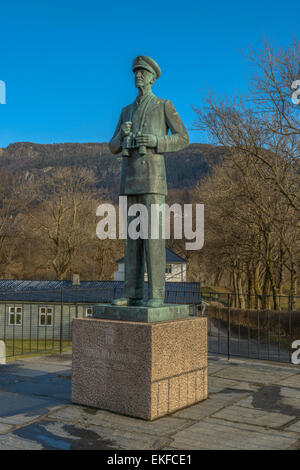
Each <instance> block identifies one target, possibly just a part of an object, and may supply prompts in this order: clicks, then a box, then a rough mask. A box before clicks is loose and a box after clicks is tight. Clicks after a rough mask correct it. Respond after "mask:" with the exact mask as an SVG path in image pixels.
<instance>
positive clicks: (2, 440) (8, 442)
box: [0, 434, 43, 450]
mask: <svg viewBox="0 0 300 470" xmlns="http://www.w3.org/2000/svg"><path fill="white" fill-rule="evenodd" d="M42 449H43V446H42V445H41V444H39V443H37V442H31V441H28V440H26V439H20V438H19V437H17V436H13V435H12V434H7V435H5V436H0V450H42Z"/></svg>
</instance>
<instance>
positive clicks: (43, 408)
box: [0, 391, 57, 425]
mask: <svg viewBox="0 0 300 470" xmlns="http://www.w3.org/2000/svg"><path fill="white" fill-rule="evenodd" d="M56 407H57V402H55V401H54V400H46V399H40V398H35V397H30V396H22V395H20V394H17V393H11V392H3V391H0V423H7V424H16V425H20V424H25V423H28V422H30V421H33V420H34V419H37V418H38V417H39V416H41V415H44V414H46V413H48V412H50V411H51V410H55V409H57V408H56Z"/></svg>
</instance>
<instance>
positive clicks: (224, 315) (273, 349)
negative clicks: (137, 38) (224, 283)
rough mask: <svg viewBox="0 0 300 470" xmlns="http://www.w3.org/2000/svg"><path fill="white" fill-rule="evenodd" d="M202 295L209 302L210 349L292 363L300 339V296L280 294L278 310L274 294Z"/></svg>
mask: <svg viewBox="0 0 300 470" xmlns="http://www.w3.org/2000/svg"><path fill="white" fill-rule="evenodd" d="M202 297H203V299H204V300H206V301H208V302H209V308H208V310H207V316H208V344H209V352H211V353H218V354H224V355H227V357H228V358H230V357H233V356H235V357H244V358H251V359H261V360H268V361H276V362H286V363H291V358H292V355H293V352H294V349H293V347H292V345H293V343H294V341H296V340H299V339H300V296H293V298H291V296H283V295H282V296H279V297H278V298H277V299H276V300H275V302H276V306H277V309H276V310H275V309H274V298H273V296H268V298H266V296H265V298H262V296H253V298H252V299H251V298H250V296H249V295H248V294H244V295H243V297H244V298H243V299H241V298H240V297H241V295H239V296H238V298H237V296H234V295H233V294H224V293H210V294H203V295H202ZM241 303H242V304H243V305H242V307H243V308H242V307H241ZM263 306H267V307H268V308H262V307H263ZM250 307H251V308H250ZM253 307H254V308H253Z"/></svg>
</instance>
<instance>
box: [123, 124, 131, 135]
mask: <svg viewBox="0 0 300 470" xmlns="http://www.w3.org/2000/svg"><path fill="white" fill-rule="evenodd" d="M131 127H132V122H131V121H126V122H123V124H122V126H121V137H126V136H127V135H129V134H130V132H131Z"/></svg>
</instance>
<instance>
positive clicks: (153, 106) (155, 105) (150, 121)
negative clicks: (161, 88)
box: [109, 94, 189, 195]
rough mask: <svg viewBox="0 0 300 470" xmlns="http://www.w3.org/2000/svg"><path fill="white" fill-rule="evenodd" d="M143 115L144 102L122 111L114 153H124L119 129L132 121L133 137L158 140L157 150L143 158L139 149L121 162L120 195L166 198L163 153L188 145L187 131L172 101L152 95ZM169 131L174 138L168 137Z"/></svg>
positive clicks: (110, 143)
mask: <svg viewBox="0 0 300 470" xmlns="http://www.w3.org/2000/svg"><path fill="white" fill-rule="evenodd" d="M144 103H145V102H144ZM144 111H145V104H143V102H142V103H141V104H140V105H138V104H137V101H135V102H134V103H132V104H130V105H129V106H126V107H125V108H123V110H122V112H121V116H120V119H119V122H118V125H117V128H116V131H115V133H114V135H113V137H112V139H111V141H110V142H109V148H110V150H111V152H112V153H114V154H118V153H120V152H121V151H122V141H121V139H120V129H121V125H122V124H123V123H124V122H126V121H132V129H131V130H132V132H133V134H135V133H137V132H138V131H141V132H142V134H154V135H155V136H157V147H156V148H155V149H153V148H147V153H146V154H145V155H143V156H141V155H140V154H139V152H138V150H137V149H133V150H131V151H130V156H129V157H123V158H122V170H121V178H120V194H121V195H125V194H127V195H129V194H148V193H154V194H162V195H166V194H167V181H166V168H165V160H164V156H163V153H166V152H176V151H177V150H180V149H183V148H184V147H186V146H187V145H188V144H189V137H188V134H187V131H186V129H185V127H184V125H183V122H182V121H181V119H180V117H179V114H178V113H177V111H176V109H175V108H174V105H173V103H172V102H171V101H169V100H163V99H161V98H157V97H156V96H155V95H153V94H152V96H151V99H150V102H149V105H148V107H147V108H146V112H144ZM143 114H144V117H143V118H142V116H143ZM141 127H142V128H141ZM169 131H171V134H168V132H169Z"/></svg>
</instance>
